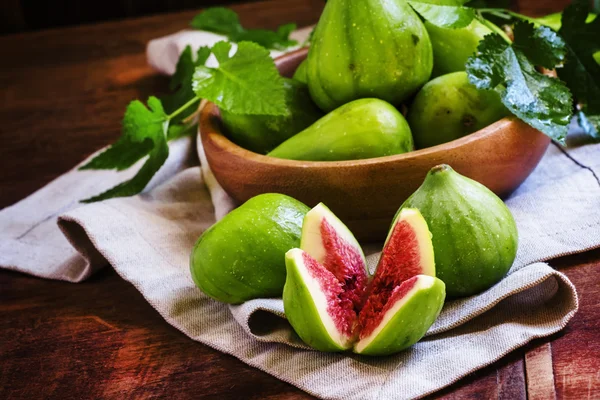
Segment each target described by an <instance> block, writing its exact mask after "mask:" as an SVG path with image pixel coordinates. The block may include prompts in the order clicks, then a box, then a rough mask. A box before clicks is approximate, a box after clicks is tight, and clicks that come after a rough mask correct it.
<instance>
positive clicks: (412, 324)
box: [354, 275, 446, 356]
mask: <svg viewBox="0 0 600 400" xmlns="http://www.w3.org/2000/svg"><path fill="white" fill-rule="evenodd" d="M421 277H422V278H421ZM419 278H421V279H428V280H433V281H434V283H433V285H432V286H431V287H430V288H426V289H421V290H419V291H418V292H417V293H415V294H414V295H412V296H411V297H410V298H409V299H408V300H407V301H406V303H405V304H404V305H403V306H402V307H401V308H400V310H399V311H398V312H397V313H396V314H394V316H393V317H392V318H391V319H390V321H389V322H388V323H387V324H386V326H385V327H384V328H383V329H382V330H381V332H380V333H379V334H378V335H377V337H376V338H375V339H373V341H372V342H371V343H370V344H369V345H367V346H366V347H365V348H364V349H361V348H360V342H357V343H356V344H355V345H354V352H355V353H357V354H362V355H369V356H387V355H390V354H395V353H398V352H400V351H402V350H404V349H407V348H408V347H410V346H412V345H413V344H415V343H417V342H418V341H419V340H421V338H423V336H425V334H426V333H427V330H428V329H429V328H430V327H431V325H433V323H434V322H435V320H436V319H437V317H438V316H439V315H440V312H441V311H442V307H443V306H444V300H445V299H446V286H445V285H444V282H442V281H441V280H440V279H438V278H435V277H430V276H422V275H421V276H419Z"/></svg>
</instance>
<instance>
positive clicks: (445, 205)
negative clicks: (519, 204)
mask: <svg viewBox="0 0 600 400" xmlns="http://www.w3.org/2000/svg"><path fill="white" fill-rule="evenodd" d="M408 207H409V208H417V209H419V210H420V211H421V214H422V215H423V217H424V218H425V220H426V221H427V225H428V226H429V230H430V231H431V234H432V235H433V237H432V241H433V248H434V250H435V268H436V273H437V277H438V278H440V279H441V280H442V281H444V283H445V284H446V292H447V293H448V295H449V296H452V297H459V296H469V295H473V294H476V293H479V292H481V291H483V290H486V289H488V288H489V287H491V286H492V285H494V284H495V283H496V282H498V281H500V280H501V279H502V278H503V277H504V275H506V273H507V272H508V270H509V269H510V267H511V266H512V264H513V262H514V260H515V256H516V253H517V243H518V238H517V226H516V224H515V220H514V219H513V216H512V214H511V212H510V210H509V209H508V207H506V205H505V204H504V203H503V202H502V200H500V199H499V198H498V196H496V195H495V194H494V193H492V192H491V191H490V190H489V189H488V188H486V187H485V186H483V185H481V184H480V183H478V182H476V181H474V180H472V179H469V178H467V177H465V176H462V175H460V174H459V173H457V172H455V171H454V170H453V169H452V168H450V167H449V166H448V165H438V166H436V167H434V168H433V169H432V170H431V171H430V172H429V173H428V174H427V177H426V178H425V181H424V182H423V184H422V185H421V187H420V188H419V189H417V191H416V192H415V193H413V194H412V195H411V196H410V197H409V198H408V200H406V202H405V203H404V204H403V205H402V207H401V209H403V208H408Z"/></svg>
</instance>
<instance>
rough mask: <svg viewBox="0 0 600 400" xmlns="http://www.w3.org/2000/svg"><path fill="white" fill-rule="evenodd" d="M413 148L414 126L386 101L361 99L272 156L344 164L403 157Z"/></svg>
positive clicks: (282, 146)
mask: <svg viewBox="0 0 600 400" xmlns="http://www.w3.org/2000/svg"><path fill="white" fill-rule="evenodd" d="M412 149H413V139H412V135H411V132H410V127H409V126H408V123H407V122H406V120H405V119H404V117H403V116H402V114H400V113H399V112H398V110H396V109H395V108H394V107H393V106H392V105H391V104H389V103H386V102H385V101H383V100H378V99H361V100H355V101H353V102H350V103H348V104H345V105H343V106H341V107H340V108H338V109H336V110H334V111H332V112H330V113H329V114H327V115H325V116H324V117H323V118H321V119H320V120H318V121H317V122H315V123H314V124H313V125H311V126H309V127H308V128H306V129H305V130H304V131H302V132H300V133H298V134H297V135H295V136H292V137H291V138H290V139H288V140H286V141H285V142H283V143H282V144H280V145H279V146H278V147H276V148H275V149H274V150H273V151H271V152H270V153H268V155H269V156H271V157H277V158H285V159H290V160H306V161H340V160H358V159H364V158H374V157H381V156H388V155H392V154H401V153H406V152H408V151H411V150H412Z"/></svg>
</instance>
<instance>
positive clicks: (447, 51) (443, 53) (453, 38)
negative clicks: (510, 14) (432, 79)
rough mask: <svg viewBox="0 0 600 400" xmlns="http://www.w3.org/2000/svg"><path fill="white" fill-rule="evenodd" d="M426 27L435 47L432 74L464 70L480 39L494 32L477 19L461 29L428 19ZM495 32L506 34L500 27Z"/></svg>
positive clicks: (438, 74)
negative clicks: (447, 26) (442, 26)
mask: <svg viewBox="0 0 600 400" xmlns="http://www.w3.org/2000/svg"><path fill="white" fill-rule="evenodd" d="M490 24H491V23H490ZM425 28H427V33H429V39H430V40H431V47H432V49H433V73H432V76H440V75H444V74H448V73H450V72H456V71H464V70H465V64H466V62H467V59H468V58H469V57H470V56H472V55H473V54H475V52H476V51H477V46H478V45H479V41H480V40H482V39H483V37H484V36H485V35H488V34H490V33H494V31H492V30H491V29H490V28H488V27H487V26H485V25H483V24H482V23H481V22H479V21H477V20H476V19H474V20H473V22H471V24H470V25H468V26H466V27H464V28H460V29H451V28H441V27H439V26H436V25H434V24H432V23H431V22H428V21H426V22H425ZM495 32H496V33H501V34H502V35H503V36H505V35H504V33H503V32H502V31H501V29H500V28H497V30H496V31H495Z"/></svg>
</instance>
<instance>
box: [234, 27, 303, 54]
mask: <svg viewBox="0 0 600 400" xmlns="http://www.w3.org/2000/svg"><path fill="white" fill-rule="evenodd" d="M295 30H296V24H286V25H282V26H280V27H279V28H278V29H277V32H273V31H269V30H266V29H250V30H245V31H243V32H240V33H236V34H233V35H230V36H229V39H231V40H232V41H234V42H241V41H248V42H254V43H257V44H260V45H261V46H263V47H265V48H267V49H277V50H284V49H287V48H288V47H290V46H294V45H296V44H298V42H297V41H295V40H292V39H290V34H291V33H292V32H293V31H295Z"/></svg>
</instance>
